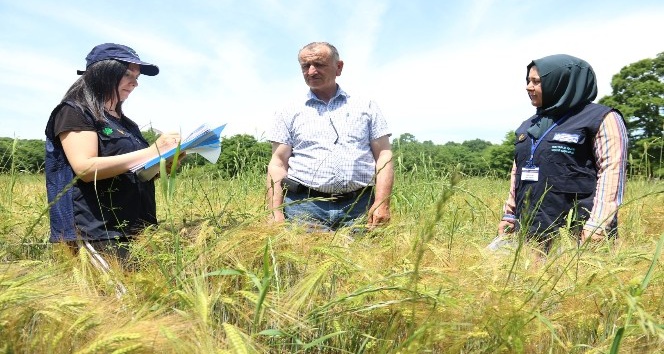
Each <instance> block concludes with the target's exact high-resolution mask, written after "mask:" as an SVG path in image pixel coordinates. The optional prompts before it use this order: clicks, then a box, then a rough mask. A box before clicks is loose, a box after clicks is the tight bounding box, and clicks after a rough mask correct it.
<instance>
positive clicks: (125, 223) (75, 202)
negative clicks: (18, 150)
mask: <svg viewBox="0 0 664 354" xmlns="http://www.w3.org/2000/svg"><path fill="white" fill-rule="evenodd" d="M64 105H69V106H72V107H74V108H76V106H75V105H73V104H71V103H68V102H63V103H61V104H59V105H58V106H57V107H56V108H55V109H54V110H53V112H52V113H51V116H50V118H49V121H48V124H47V126H46V161H45V174H46V192H47V197H48V202H49V204H50V205H51V206H50V210H49V213H50V215H49V216H50V224H51V235H50V241H51V242H59V241H71V240H76V239H85V240H105V239H113V238H118V237H129V236H131V235H135V234H137V233H139V232H140V231H141V230H142V229H144V228H145V227H146V226H147V225H150V224H156V223H157V217H156V214H157V213H156V209H157V207H156V202H155V187H154V182H153V181H148V182H141V181H140V180H139V179H138V178H137V177H136V175H135V174H134V173H132V172H126V173H124V174H121V175H119V176H115V177H113V178H107V179H103V180H98V181H96V182H95V181H93V182H83V181H81V180H74V177H75V174H74V171H73V170H72V168H71V166H70V165H69V162H68V161H67V157H66V156H65V153H64V150H63V149H62V144H61V143H60V139H58V138H57V137H56V136H54V132H53V122H54V118H55V116H56V115H57V113H58V112H59V111H60V109H61V108H62V107H63V106H64ZM76 109H78V108H76ZM82 114H83V116H84V117H85V118H86V119H88V120H89V121H90V122H92V123H93V124H94V125H95V129H96V131H97V136H98V142H99V144H98V146H99V150H98V156H114V155H119V154H124V153H128V152H131V151H136V150H139V149H143V148H146V147H148V146H149V144H148V142H147V141H145V139H144V138H143V136H142V134H141V132H140V129H139V128H138V126H137V125H136V124H135V123H133V122H131V121H129V120H128V119H124V121H125V122H126V125H123V124H121V123H120V122H119V121H116V120H114V119H108V120H107V121H105V122H98V121H97V120H95V119H94V118H93V116H92V115H91V114H90V112H87V111H86V112H85V113H82Z"/></svg>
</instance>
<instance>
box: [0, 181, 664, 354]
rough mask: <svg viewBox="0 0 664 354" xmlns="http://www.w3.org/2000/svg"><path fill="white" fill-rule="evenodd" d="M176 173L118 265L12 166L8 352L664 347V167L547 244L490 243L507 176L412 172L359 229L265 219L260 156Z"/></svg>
mask: <svg viewBox="0 0 664 354" xmlns="http://www.w3.org/2000/svg"><path fill="white" fill-rule="evenodd" d="M165 180H166V179H164V181H165ZM172 183H174V185H172V186H169V189H168V190H169V192H168V193H164V194H161V193H160V194H159V195H158V215H159V217H160V221H161V223H160V225H159V226H158V227H155V228H151V229H148V230H146V231H145V232H144V233H143V234H142V235H141V237H140V238H139V239H138V240H137V241H136V242H135V243H134V245H133V251H134V254H135V255H136V262H137V263H138V264H139V268H138V270H136V271H135V272H132V273H123V272H122V271H120V270H119V269H117V268H116V272H115V275H114V276H113V277H109V276H107V275H103V274H100V273H99V272H98V271H97V270H96V268H94V267H92V266H91V265H90V264H89V262H88V260H87V258H86V257H87V256H86V254H84V253H81V254H80V255H79V256H78V257H75V258H74V257H71V256H70V255H68V253H67V252H64V251H63V249H62V247H59V246H57V245H56V246H54V245H51V244H48V243H47V239H48V219H47V216H48V214H47V208H48V206H47V203H46V196H45V190H44V178H43V176H39V175H16V174H11V175H0V212H2V215H3V217H2V218H1V219H0V353H28V352H30V353H63V352H71V353H102V352H103V353H185V352H186V353H254V352H255V353H263V352H270V353H294V352H302V353H304V352H307V353H308V352H315V353H427V352H431V353H607V352H611V351H612V350H615V351H614V352H618V353H623V352H624V353H654V352H662V351H664V323H663V321H662V318H664V315H663V311H664V272H663V271H662V263H661V262H660V260H661V247H662V242H664V241H662V236H663V235H664V183H662V182H656V181H644V180H636V179H635V180H631V181H630V182H629V185H628V190H627V196H626V198H625V200H626V202H625V204H624V207H623V208H622V209H621V213H620V220H621V225H620V235H621V237H620V239H619V240H618V241H616V242H611V243H604V244H599V245H593V246H592V247H582V248H577V247H576V245H575V243H574V241H573V240H571V239H568V238H566V237H561V239H560V240H559V241H558V242H556V244H555V245H554V250H553V252H552V253H551V255H550V256H549V257H548V259H547V260H546V262H543V261H542V260H541V258H540V257H539V256H538V255H537V253H536V252H535V251H534V250H533V249H532V248H531V247H530V246H529V245H527V244H526V245H524V246H523V247H522V248H520V249H519V250H518V252H512V253H507V254H491V253H488V252H487V251H486V250H485V247H486V245H487V244H488V243H489V242H490V241H491V239H492V238H493V236H494V234H495V230H496V226H497V221H498V219H499V217H500V215H501V206H502V203H503V201H504V199H505V197H506V193H507V188H508V184H509V183H508V181H506V180H498V179H490V178H462V177H459V176H455V177H452V176H444V177H442V178H441V177H437V178H432V175H431V174H428V173H427V174H424V173H421V174H417V173H415V174H408V175H398V176H397V181H396V184H395V191H394V198H393V200H392V212H393V215H392V217H393V218H392V222H391V223H390V224H389V225H388V226H386V227H384V228H382V229H379V230H377V231H375V232H373V233H369V234H366V235H362V236H357V235H352V234H350V233H349V232H348V231H347V230H341V231H339V232H337V233H334V234H322V233H321V234H307V233H304V232H303V231H301V230H299V229H297V228H284V227H282V226H269V225H267V223H266V222H265V220H266V219H267V213H266V211H265V210H264V203H263V200H264V195H263V193H264V176H263V174H262V173H260V172H254V173H249V174H244V175H241V176H239V177H237V178H235V179H232V180H222V179H215V178H211V177H207V176H205V175H200V174H196V170H192V171H186V172H185V173H183V174H181V175H180V176H178V177H177V178H176V179H175V180H174V181H172ZM171 188H172V189H171ZM158 190H161V189H160V188H158ZM563 234H564V230H563ZM117 281H120V282H122V283H123V284H124V285H125V286H126V288H127V289H128V291H127V293H126V294H125V295H124V296H121V297H119V298H118V297H117V296H116V291H115V284H117ZM613 348H615V349H613Z"/></svg>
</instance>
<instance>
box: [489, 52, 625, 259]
mask: <svg viewBox="0 0 664 354" xmlns="http://www.w3.org/2000/svg"><path fill="white" fill-rule="evenodd" d="M526 81H527V86H526V91H527V93H528V96H529V98H530V102H531V104H532V105H533V106H535V107H536V112H535V115H534V116H532V117H530V118H529V119H527V120H526V121H525V122H523V123H522V124H521V126H520V127H519V128H517V129H516V131H515V134H516V146H515V148H516V149H515V150H516V152H515V155H514V166H513V168H512V182H511V189H510V193H509V196H508V199H507V201H506V203H505V206H504V209H503V211H504V215H503V217H502V220H501V221H500V223H499V225H498V233H499V234H501V235H502V234H504V233H506V232H507V233H509V232H514V231H516V230H519V229H523V230H524V231H525V233H526V235H527V237H528V238H529V239H532V240H535V241H536V242H538V243H540V244H542V246H543V247H544V249H545V250H546V251H548V250H549V248H550V246H551V242H552V240H553V239H554V238H555V237H556V236H557V235H558V230H559V228H561V227H563V226H565V225H567V224H568V222H569V224H570V225H571V229H572V233H573V234H574V235H575V236H577V237H578V240H579V242H581V243H583V242H586V241H587V240H593V241H601V240H604V239H606V238H607V237H615V236H616V235H617V227H618V215H617V214H618V207H619V206H620V204H621V203H622V197H623V192H624V187H625V176H626V171H625V170H626V163H627V131H626V128H625V123H624V121H623V118H622V116H621V115H620V112H618V111H617V110H616V109H613V108H611V107H607V106H604V105H600V104H595V103H592V101H593V100H594V99H595V98H596V97H597V83H596V81H595V72H594V71H593V69H592V67H591V66H590V64H588V63H587V62H586V61H584V60H582V59H579V58H576V57H573V56H571V55H566V54H556V55H550V56H547V57H544V58H541V59H536V60H533V61H532V62H531V63H530V64H529V65H528V66H527V76H526Z"/></svg>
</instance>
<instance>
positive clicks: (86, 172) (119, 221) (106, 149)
mask: <svg viewBox="0 0 664 354" xmlns="http://www.w3.org/2000/svg"><path fill="white" fill-rule="evenodd" d="M158 73H159V68H158V67H157V66H156V65H153V64H149V63H146V62H143V61H141V60H140V58H139V56H138V55H137V54H136V52H135V51H134V50H133V49H131V48H129V47H127V46H123V45H119V44H114V43H105V44H101V45H98V46H96V47H94V48H93V49H92V51H91V52H90V54H88V56H87V57H86V70H85V71H79V74H80V75H81V77H79V78H78V79H77V80H76V81H75V82H74V84H73V85H72V86H71V87H70V88H69V90H68V91H67V93H66V94H65V96H64V98H63V99H62V101H61V103H60V104H59V105H58V106H57V107H55V109H54V110H53V111H52V113H51V116H50V118H49V120H48V124H47V125H46V131H45V133H46V189H47V195H48V201H49V204H50V205H51V209H50V226H51V235H50V241H51V242H67V243H68V244H69V245H70V246H72V247H73V248H74V249H75V250H78V249H80V248H81V247H85V248H86V249H88V251H89V252H90V254H91V255H92V256H93V258H92V259H93V261H94V262H96V264H97V265H100V266H102V267H103V268H105V269H108V264H107V262H106V260H105V259H104V257H103V256H104V255H106V256H108V255H110V256H113V257H118V258H119V260H120V261H121V263H122V264H125V263H126V262H127V260H128V258H129V252H128V247H127V242H129V241H130V240H131V238H132V236H134V235H136V234H138V233H140V232H141V231H142V230H143V229H144V228H145V227H146V226H148V225H153V224H156V223H157V217H156V203H155V187H154V182H153V181H147V182H141V181H140V180H139V179H138V178H137V176H136V175H134V174H133V173H132V172H130V170H129V169H130V168H131V167H132V166H134V165H136V164H138V163H140V162H142V161H144V160H146V159H148V158H151V157H154V156H156V155H157V154H158V153H159V151H165V150H167V149H169V148H171V147H173V146H175V145H177V143H178V141H179V140H180V136H179V134H163V135H161V136H160V137H159V138H158V139H157V141H156V142H155V143H154V144H152V145H149V144H148V142H147V141H146V140H145V139H144V138H143V136H142V135H141V132H140V130H139V127H138V126H137V125H136V123H134V122H133V121H132V120H131V119H129V118H128V117H127V116H125V115H124V113H123V111H122V103H123V102H124V101H125V100H126V99H127V98H128V97H129V95H130V94H131V93H132V91H133V90H134V89H135V88H136V87H137V86H138V78H139V76H140V75H141V74H144V75H148V76H154V75H157V74H158Z"/></svg>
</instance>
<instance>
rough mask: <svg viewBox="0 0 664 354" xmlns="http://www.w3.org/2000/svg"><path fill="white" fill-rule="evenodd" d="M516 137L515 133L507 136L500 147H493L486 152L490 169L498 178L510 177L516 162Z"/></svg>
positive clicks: (510, 132) (508, 133) (509, 133)
mask: <svg viewBox="0 0 664 354" xmlns="http://www.w3.org/2000/svg"><path fill="white" fill-rule="evenodd" d="M515 142H516V136H514V131H513V130H512V131H509V132H507V134H505V140H503V142H502V143H501V144H500V145H493V146H491V147H489V148H488V149H487V150H486V156H487V157H486V159H487V161H488V163H489V169H490V170H491V171H493V172H494V173H495V174H496V175H497V176H504V177H509V176H510V171H511V170H512V162H513V161H514V143H515Z"/></svg>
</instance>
